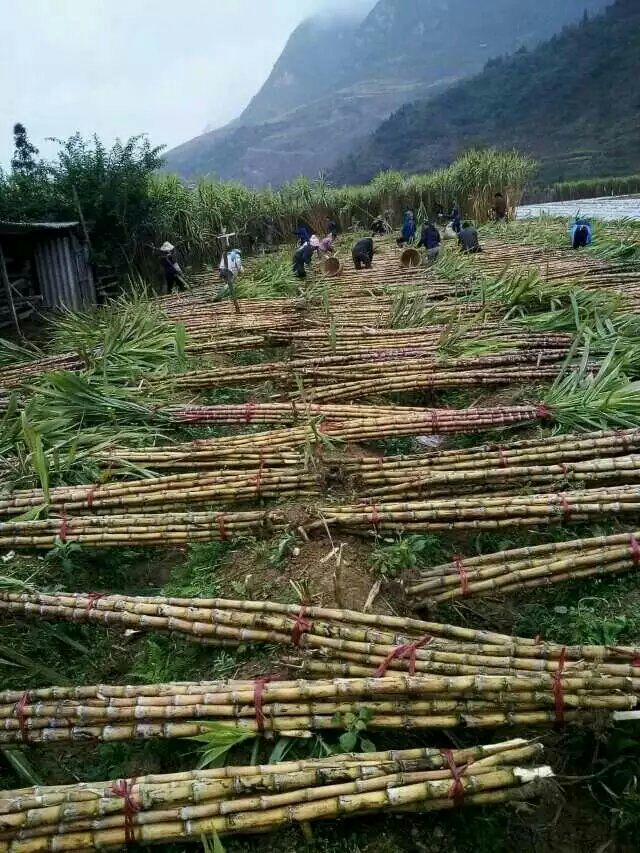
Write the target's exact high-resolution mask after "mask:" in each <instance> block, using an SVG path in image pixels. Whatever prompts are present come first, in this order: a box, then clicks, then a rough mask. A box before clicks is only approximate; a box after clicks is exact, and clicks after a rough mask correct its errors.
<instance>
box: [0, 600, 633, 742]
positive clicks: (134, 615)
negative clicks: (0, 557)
mask: <svg viewBox="0 0 640 853" xmlns="http://www.w3.org/2000/svg"><path fill="white" fill-rule="evenodd" d="M0 614H3V615H4V616H5V617H17V618H26V619H33V620H42V619H45V620H50V621H58V620H60V621H69V622H79V623H95V624H102V625H107V626H110V627H118V628H119V629H120V630H123V631H124V630H129V629H134V630H146V631H161V632H170V633H176V634H179V635H183V636H186V637H188V638H189V639H191V640H193V641H195V642H200V643H203V644H207V645H224V646H233V645H236V646H239V645H243V644H246V643H269V644H275V645H281V646H285V647H287V648H290V649H291V650H293V649H297V650H298V654H297V656H296V657H295V658H293V659H291V661H290V662H289V663H290V666H291V667H293V668H294V669H296V670H297V671H299V672H301V673H302V674H304V675H311V676H315V677H322V678H328V677H331V676H334V677H335V676H341V677H344V678H348V679H356V680H357V681H358V685H357V687H356V688H354V689H356V690H357V691H361V690H363V691H365V693H366V691H367V690H373V691H374V693H375V692H376V691H379V690H381V689H383V688H380V687H379V682H378V681H377V679H378V678H380V679H382V681H386V680H387V679H388V678H390V677H392V676H394V675H398V674H401V673H407V672H408V673H409V674H410V675H411V676H414V675H415V676H418V677H419V678H427V677H428V678H435V679H439V680H435V681H432V682H429V683H428V684H427V683H426V682H425V684H424V685H422V686H420V687H416V688H415V689H416V690H423V689H424V691H426V693H425V695H431V694H432V693H435V694H439V695H437V697H436V698H437V700H438V702H439V704H436V705H433V707H432V708H431V711H435V710H436V709H438V711H442V712H443V713H445V712H446V713H447V714H449V718H448V722H446V723H441V724H442V725H447V726H448V725H456V724H460V723H463V722H465V723H466V724H468V725H470V724H473V725H497V724H499V723H504V722H505V721H506V722H516V721H522V722H524V721H526V722H527V723H529V722H531V723H544V722H548V721H550V720H552V719H554V715H555V716H556V717H557V716H562V715H563V714H564V710H565V705H566V708H567V709H569V711H571V709H572V708H573V709H579V710H581V713H582V712H585V713H587V712H588V711H589V710H591V711H593V710H596V709H601V710H602V709H607V708H609V709H610V710H611V709H613V710H615V709H620V708H630V707H634V706H635V704H636V701H637V700H636V698H635V691H637V690H638V688H640V665H639V664H640V661H639V658H640V650H638V649H635V648H632V647H628V648H622V647H615V648H609V647H606V646H574V647H566V646H560V645H558V644H556V643H548V642H543V641H542V640H540V639H539V638H536V639H533V640H532V639H528V638H524V637H509V636H507V635H505V634H498V633H495V632H492V631H482V630H473V629H470V628H463V627H459V626H456V625H447V624H444V623H439V622H425V621H422V620H417V619H409V618H400V617H396V616H384V615H378V614H370V613H362V612H359V611H352V610H336V609H329V608H321V607H311V606H309V607H305V606H298V605H287V604H280V603H277V602H272V601H242V600H241V601H236V600H227V599H197V598H196V599H180V598H163V597H153V598H151V597H141V596H127V595H101V594H98V593H87V594H80V593H77V594H68V593H52V594H49V593H43V592H38V593H23V592H0ZM485 677H491V678H494V679H495V684H494V691H491V690H488V688H486V686H485V688H483V687H482V679H483V678H485ZM478 678H479V679H480V681H479V682H477V681H476V679H478ZM455 679H462V680H458V681H456V680H455ZM465 679H466V680H465ZM507 679H511V680H513V684H514V685H516V686H514V690H519V689H520V688H519V687H518V686H517V685H520V684H522V685H525V684H528V685H529V687H528V688H527V689H524V687H523V690H524V692H523V693H522V694H518V695H517V696H516V695H515V694H514V695H509V694H508V692H505V693H503V692H502V690H507V687H506V685H507ZM566 679H568V680H569V681H566ZM569 682H571V683H569ZM574 682H575V683H574ZM578 682H579V683H578ZM341 683H342V682H340V681H337V682H335V685H338V689H339V690H340V689H341V688H339V685H340V684H341ZM354 683H355V682H354ZM492 683H494V682H492ZM509 683H511V682H509ZM274 684H275V685H278V686H280V682H274ZM293 684H299V685H306V686H304V687H303V686H300V690H302V691H303V692H304V690H307V688H308V689H309V690H312V691H313V690H315V689H316V688H315V687H313V686H311V687H309V685H313V682H308V683H303V682H293ZM403 684H404V685H405V686H404V687H400V688H396V687H394V688H393V689H394V690H396V689H398V690H399V691H400V692H401V693H403V696H404V699H403V701H408V700H409V699H411V691H412V690H413V689H414V687H412V686H411V685H410V684H409V682H403ZM335 685H334V686H335ZM478 685H480V686H478ZM496 685H500V686H499V687H496ZM174 688H175V689H176V690H178V689H180V685H175V686H174V687H172V688H171V690H173V689H174ZM263 688H264V689H266V688H265V687H264V685H263V687H262V688H261V689H263ZM574 688H575V690H576V691H577V694H576V695H577V697H578V698H577V699H576V698H570V699H566V698H565V696H566V695H572V690H573V689H574ZM82 689H83V688H77V689H76V690H75V691H72V693H68V691H67V692H64V691H62V692H61V689H60V688H56V689H55V696H54V695H53V694H51V695H49V694H41V693H40V692H37V696H38V697H39V698H38V701H39V699H40V698H52V699H56V700H61V699H65V700H66V698H69V697H71V698H74V697H75V698H76V699H82V698H86V697H84V694H83V693H81V692H79V691H82ZM109 689H111V688H109ZM113 689H114V690H120V691H122V690H125V691H126V690H131V691H136V690H137V689H138V688H113ZM201 689H202V685H194V686H193V691H195V692H197V691H198V690H201ZM330 689H331V690H333V687H332V688H330ZM349 689H350V688H349V687H348V686H345V687H344V690H343V691H342V692H341V693H340V692H339V694H338V695H340V696H341V697H346V696H348V695H350V694H349V693H348V690H349ZM384 689H386V688H384ZM91 690H94V688H91ZM95 690H97V688H95ZM145 690H149V691H151V692H153V691H154V690H155V688H154V687H153V686H151V687H149V688H145ZM163 690H164V688H163ZM478 690H480V692H481V693H482V692H483V691H484V690H488V692H486V693H483V696H482V697H480V699H479V700H478V701H480V702H481V703H482V702H484V703H485V705H477V704H473V702H475V701H476V700H475V699H474V695H475V693H476V692H477V691H478ZM407 691H408V693H407ZM456 691H458V693H456ZM494 692H495V695H493V694H494ZM63 694H64V695H63ZM404 694H407V695H404ZM525 694H526V695H525ZM534 694H535V695H534ZM2 695H3V696H4V699H5V700H6V701H4V705H5V708H4V711H5V716H6V719H7V722H6V724H5V726H4V728H5V730H6V731H9V729H12V730H13V732H14V735H13V736H14V737H17V736H18V735H17V734H16V733H17V732H19V731H20V729H21V726H20V724H19V723H20V715H21V714H22V716H23V717H24V719H23V721H22V728H23V729H24V728H25V726H26V725H28V720H27V717H29V716H30V715H34V714H36V713H38V712H36V711H28V712H27V711H25V709H24V707H23V706H24V705H33V703H34V702H35V701H36V698H35V697H36V692H29V693H28V695H27V698H26V699H24V698H23V696H24V695H25V694H22V693H15V692H7V693H5V694H2ZM127 695H128V694H127ZM300 695H302V694H296V696H297V697H298V698H299V696H300ZM315 695H316V694H314V696H315ZM318 695H319V694H318ZM357 695H361V694H360V693H358V694H357ZM367 695H368V694H367ZM376 695H377V693H376ZM261 696H262V694H261ZM261 696H259V697H258V698H259V699H260V698H261ZM483 697H484V698H483ZM603 697H604V698H603ZM607 697H608V698H607ZM316 698H317V696H316ZM559 699H562V702H559ZM467 700H473V701H472V702H471V704H464V703H466V702H467ZM520 700H522V702H521V701H520ZM20 701H22V705H19V704H18V703H19V702H20ZM141 701H142V700H141ZM247 701H249V704H251V703H250V700H247ZM292 701H293V700H292ZM452 702H453V704H451V703H452ZM585 702H586V704H584V703H585ZM443 703H444V704H443ZM447 703H449V704H447ZM456 703H457V704H456ZM486 703H490V704H491V703H493V704H492V705H491V707H489V705H487V704H486ZM513 703H515V704H516V705H517V706H518V707H517V708H515V709H514V708H512V707H511V705H512V704H513ZM528 703H534V705H535V707H533V706H531V705H530V704H528ZM535 703H538V704H535ZM609 703H610V704H609ZM148 704H150V705H153V704H154V703H153V702H151V701H150V702H149V703H148ZM524 706H526V708H525V707H524ZM560 706H562V708H561V707H560ZM385 707H386V706H385ZM550 707H553V708H555V711H553V712H549V708H550ZM254 708H255V703H254ZM307 710H308V709H307ZM379 710H380V709H379ZM423 710H425V709H423ZM471 710H473V711H474V714H475V716H474V720H473V721H472V722H470V721H469V720H468V719H467V717H466V716H464V714H466V713H467V712H471ZM514 710H517V711H522V712H523V713H524V711H525V710H526V712H527V713H528V714H529V712H531V713H530V714H529V716H527V717H526V718H524V717H523V718H522V719H520V718H519V717H518V718H514V717H512V716H509V715H510V714H511V713H512V711H514ZM23 711H24V714H23ZM454 711H455V714H454V721H452V718H451V713H453V712H454ZM480 711H482V713H481V714H480V716H478V715H477V714H476V712H480ZM569 711H568V712H569ZM462 712H464V714H463V713H462ZM485 712H486V715H485ZM43 713H44V712H43ZM47 713H49V712H48V711H47ZM172 713H173V712H172ZM176 713H179V712H176ZM194 713H195V712H194ZM212 713H213V712H212ZM234 713H235V711H234ZM243 713H244V712H243ZM314 713H315V712H314ZM385 713H386V712H385ZM456 715H457V716H456ZM496 715H498V716H496ZM236 716H237V715H236ZM254 716H255V714H254ZM391 716H394V715H393V714H392V715H391ZM420 716H424V715H420ZM426 716H427V717H428V716H429V715H426ZM187 717H188V714H187ZM570 718H571V717H567V719H570ZM380 719H381V718H379V719H378V723H380ZM10 720H13V722H12V723H10V722H9V721H10ZM25 720H27V722H25ZM45 722H46V721H45ZM425 724H426V725H429V726H430V725H431V724H432V722H428V723H425ZM322 725H326V723H322ZM0 728H1V727H0ZM154 731H155V730H154Z"/></svg>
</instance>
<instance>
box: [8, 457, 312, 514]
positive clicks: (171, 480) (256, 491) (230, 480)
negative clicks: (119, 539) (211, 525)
mask: <svg viewBox="0 0 640 853" xmlns="http://www.w3.org/2000/svg"><path fill="white" fill-rule="evenodd" d="M318 493H319V483H318V482H316V481H315V480H314V477H313V474H311V473H310V472H308V471H305V469H304V466H303V465H302V464H299V465H298V466H296V467H289V468H288V469H286V470H285V471H282V470H278V469H275V470H274V469H271V468H269V467H268V466H267V465H265V464H263V465H256V466H255V467H254V468H253V470H251V469H245V470H242V471H238V470H233V469H232V470H230V471H215V472H191V473H186V474H171V475H166V476H164V477H154V478H147V479H144V480H128V481H124V482H112V483H90V484H87V485H74V486H60V487H58V488H52V489H49V490H48V492H47V493H46V494H45V493H44V492H43V490H42V489H30V490H16V491H13V492H11V493H1V492H0V518H2V517H11V516H15V515H23V514H24V513H25V512H28V511H29V510H33V509H35V508H38V507H39V508H44V507H46V509H47V510H48V511H49V512H55V513H58V514H59V513H61V512H66V513H70V514H73V515H74V516H77V515H83V514H87V513H91V514H92V515H110V514H117V515H122V514H123V513H124V512H128V511H134V512H135V511H138V510H141V511H143V512H145V513H150V512H166V511H168V510H174V509H180V508H184V507H185V506H194V505H198V504H211V503H215V504H222V505H226V504H233V503H242V502H246V501H255V500H261V499H273V498H279V499H285V498H291V497H299V498H301V497H309V496H311V495H316V494H318Z"/></svg>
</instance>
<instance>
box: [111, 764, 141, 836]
mask: <svg viewBox="0 0 640 853" xmlns="http://www.w3.org/2000/svg"><path fill="white" fill-rule="evenodd" d="M135 781H136V780H135V779H120V780H119V781H118V782H116V783H114V784H113V785H112V786H111V790H112V792H113V793H114V794H115V795H116V797H122V799H123V800H124V843H125V844H135V840H136V835H135V831H134V829H133V816H134V815H135V814H137V813H138V812H139V811H140V809H141V806H140V803H137V802H136V801H135V800H134V799H133V786H134V784H135Z"/></svg>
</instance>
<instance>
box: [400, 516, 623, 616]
mask: <svg viewBox="0 0 640 853" xmlns="http://www.w3.org/2000/svg"><path fill="white" fill-rule="evenodd" d="M638 565H640V533H638V532H632V533H616V534H613V535H611V536H596V537H592V538H589V539H573V540H571V541H569V542H551V543H549V544H546V545H536V546H532V547H529V548H514V549H511V550H509V551H498V552H497V553H494V554H484V555H482V556H480V557H462V556H460V555H456V557H455V558H454V560H453V561H452V562H451V563H445V564H443V565H440V566H432V567H431V568H428V569H423V570H421V571H420V572H419V574H418V576H417V578H416V579H415V580H414V581H412V582H410V583H408V584H407V586H406V591H407V595H408V596H410V597H411V598H412V599H414V600H416V601H417V602H418V603H419V604H420V605H422V606H432V605H436V604H438V603H441V602H443V601H451V600H452V599H456V598H463V597H467V596H474V595H490V594H493V593H496V592H499V593H505V594H506V593H511V592H519V591H520V590H526V589H532V588H537V587H543V586H548V585H550V584H554V583H562V582H563V581H569V580H577V579H582V578H594V577H597V578H599V577H607V576H608V575H612V574H619V573H621V572H628V571H632V570H635V569H637V568H638Z"/></svg>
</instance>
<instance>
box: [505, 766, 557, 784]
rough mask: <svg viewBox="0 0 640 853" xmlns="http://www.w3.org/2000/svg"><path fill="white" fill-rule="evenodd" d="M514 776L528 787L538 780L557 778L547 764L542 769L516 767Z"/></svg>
mask: <svg viewBox="0 0 640 853" xmlns="http://www.w3.org/2000/svg"><path fill="white" fill-rule="evenodd" d="M513 775H514V776H516V777H517V778H518V779H519V780H520V781H521V782H522V784H523V785H526V784H527V783H529V782H535V780H536V779H550V778H551V777H552V776H555V773H554V772H553V770H552V769H551V767H549V765H548V764H545V765H543V766H542V767H514V769H513Z"/></svg>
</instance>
